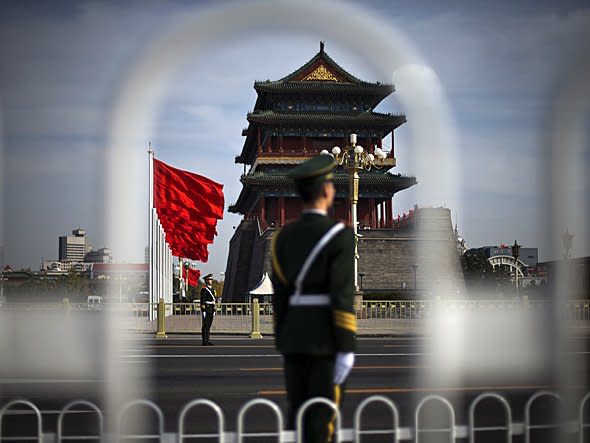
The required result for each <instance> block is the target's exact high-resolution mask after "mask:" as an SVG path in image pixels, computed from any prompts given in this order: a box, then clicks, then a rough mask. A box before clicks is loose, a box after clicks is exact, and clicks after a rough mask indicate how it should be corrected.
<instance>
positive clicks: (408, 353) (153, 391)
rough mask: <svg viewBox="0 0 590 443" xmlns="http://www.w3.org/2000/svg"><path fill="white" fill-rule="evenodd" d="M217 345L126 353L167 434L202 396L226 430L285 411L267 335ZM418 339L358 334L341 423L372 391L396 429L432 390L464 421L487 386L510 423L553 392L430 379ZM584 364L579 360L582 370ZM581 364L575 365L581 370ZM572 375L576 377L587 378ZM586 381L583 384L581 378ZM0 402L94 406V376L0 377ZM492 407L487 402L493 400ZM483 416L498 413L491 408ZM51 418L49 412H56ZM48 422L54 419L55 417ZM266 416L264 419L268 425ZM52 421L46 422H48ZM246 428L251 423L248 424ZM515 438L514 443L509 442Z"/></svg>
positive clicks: (582, 353)
mask: <svg viewBox="0 0 590 443" xmlns="http://www.w3.org/2000/svg"><path fill="white" fill-rule="evenodd" d="M213 340H214V342H215V346H212V347H203V346H201V345H200V336H198V335H192V336H191V335H186V336H170V337H169V338H168V339H166V340H155V339H154V338H153V337H152V336H151V335H145V336H143V337H142V338H141V340H139V342H138V343H136V344H135V345H134V346H132V347H130V348H128V349H126V350H125V353H124V357H123V361H124V363H125V365H129V367H130V368H135V369H141V370H143V371H145V372H146V376H145V379H144V381H145V382H146V386H148V391H147V392H141V393H139V392H138V393H137V396H138V397H143V398H148V399H151V400H153V401H154V402H155V403H156V404H158V405H159V406H160V407H161V409H162V411H163V412H164V416H165V431H166V432H176V431H177V418H178V415H179V412H180V410H181V409H182V407H183V406H184V405H185V404H186V403H188V402H189V401H190V400H193V399H195V398H208V399H210V400H212V401H214V402H215V403H217V404H218V405H220V406H221V407H222V409H223V411H224V414H225V419H226V429H229V430H235V429H236V420H237V415H238V411H239V409H240V407H241V406H242V405H243V404H244V403H246V402H247V401H248V400H251V399H254V398H258V397H263V398H268V399H270V400H272V401H273V402H275V403H276V404H278V405H279V407H280V408H281V410H283V411H286V404H285V402H286V400H285V391H284V388H283V378H282V368H281V357H280V356H279V355H278V354H277V352H276V351H275V349H274V346H273V341H272V339H268V338H264V339H262V340H249V339H247V338H243V337H241V338H240V337H229V336H216V337H213ZM427 340H428V339H426V338H424V337H372V338H371V337H363V338H360V339H359V346H358V352H357V360H356V363H355V368H354V369H353V372H352V374H351V376H350V378H349V380H348V386H347V394H346V397H345V399H344V405H343V408H342V418H343V423H342V425H343V426H342V427H343V428H351V427H352V423H353V415H354V410H355V409H356V407H357V406H358V404H359V403H360V402H361V401H363V400H364V399H365V398H367V397H368V396H370V395H374V394H380V395H385V396H386V397H388V398H390V399H391V400H393V401H394V402H395V404H396V406H397V407H398V409H399V411H400V423H401V426H413V423H414V417H413V414H414V409H415V407H416V405H417V403H418V402H419V401H420V400H421V399H423V398H424V397H425V396H426V395H428V394H431V393H434V394H440V395H442V396H444V397H446V398H448V399H449V400H450V401H451V403H452V404H453V405H454V409H455V412H456V420H455V422H456V423H457V424H466V422H467V417H466V410H467V408H468V405H469V403H470V402H471V400H472V399H473V398H475V397H476V396H477V395H478V394H480V393H482V392H488V391H493V392H497V393H499V394H501V395H503V396H505V397H506V398H507V399H508V400H509V402H510V406H511V410H512V416H513V421H522V420H523V411H524V405H525V403H526V400H527V399H528V398H529V397H530V396H531V395H532V394H533V393H534V392H537V391H540V390H546V389H552V388H553V386H552V381H551V377H550V376H549V375H545V376H543V375H539V376H537V377H536V378H535V379H530V378H529V379H526V380H524V379H520V380H518V379H512V380H511V379H510V377H508V378H505V379H503V380H486V381H485V382H483V383H482V382H481V381H475V380H469V379H461V380H457V381H456V382H455V383H448V384H442V385H439V384H436V383H435V382H432V383H434V384H432V383H431V384H430V385H429V383H428V382H426V381H425V379H424V378H423V377H422V376H421V375H423V374H424V373H425V372H426V371H427V370H432V369H433V368H431V367H429V359H428V355H427V353H426V352H425V347H424V345H425V344H427ZM574 343H575V345H576V346H575V348H576V349H575V354H573V355H572V359H573V360H576V361H577V362H578V363H580V362H582V363H584V364H585V365H586V367H588V363H589V360H590V359H589V358H588V352H587V350H586V349H587V346H586V345H587V340H586V339H585V338H578V339H575V340H574ZM583 367H584V365H578V368H583ZM581 370H582V369H580V371H581ZM585 376H586V374H585V373H580V372H578V374H577V377H578V380H577V381H576V383H577V384H579V383H581V381H580V380H585ZM584 383H585V381H584ZM0 389H1V390H0V394H1V400H2V401H1V402H0V405H1V404H4V403H5V402H6V401H8V400H10V399H13V398H18V397H27V398H30V399H32V400H33V401H35V403H36V404H38V405H39V406H40V407H41V408H42V409H44V410H49V411H51V410H53V411H55V410H59V409H60V408H61V407H63V405H64V404H65V403H66V401H67V400H69V399H72V398H87V399H89V400H92V401H95V402H97V403H98V404H100V390H101V389H102V386H101V381H100V380H61V381H60V380H38V381H36V382H32V381H28V382H27V380H21V381H20V383H19V382H14V380H13V381H10V380H3V381H2V383H0ZM492 406H493V405H492ZM494 407H496V409H495V410H493V408H491V409H490V411H488V412H487V415H488V416H499V415H501V414H500V412H501V411H499V410H498V409H497V405H496V406H494ZM54 416H55V414H54ZM191 417H192V418H191V420H190V421H191V423H192V426H196V427H199V424H203V426H204V425H205V424H206V423H208V422H211V421H212V419H211V417H204V416H200V415H198V414H195V416H194V417H193V416H192V415H191ZM388 417H389V414H388V413H387V412H386V410H385V409H384V408H379V407H376V406H373V407H371V409H369V410H368V413H367V415H366V424H367V425H368V426H380V427H383V425H386V424H387V423H388ZM269 420H273V419H272V418H271V416H270V415H268V414H267V413H265V412H264V411H262V410H258V409H257V410H256V413H255V414H253V415H252V416H251V417H249V420H248V423H250V424H251V426H252V428H251V429H262V427H263V426H264V427H266V429H268V426H269ZM53 421H54V420H53ZM273 422H274V420H273V421H270V423H273ZM51 423H52V420H51V419H49V420H46V427H50V426H51ZM249 426H250V425H249ZM515 441H517V440H515Z"/></svg>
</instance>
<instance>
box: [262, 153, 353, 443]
mask: <svg viewBox="0 0 590 443" xmlns="http://www.w3.org/2000/svg"><path fill="white" fill-rule="evenodd" d="M334 166H335V164H334V160H333V158H332V157H331V156H329V155H321V156H318V157H314V158H312V159H310V160H307V161H306V162H304V163H302V164H301V165H299V166H297V167H296V168H294V169H293V170H292V171H291V172H290V173H289V177H290V178H291V179H293V180H294V181H295V184H296V186H297V190H298V192H299V194H300V196H301V199H302V200H303V207H304V210H303V214H302V215H301V218H299V220H297V221H295V222H293V223H290V224H288V225H286V226H285V227H284V228H282V229H281V230H280V231H278V232H276V233H275V235H274V237H273V243H272V248H271V253H272V268H273V272H272V282H273V286H274V296H273V313H274V318H273V320H274V333H275V341H276V347H277V349H278V350H279V351H280V352H281V354H282V355H283V356H284V370H285V384H286V387H287V401H288V420H289V427H290V428H291V429H294V428H295V425H296V423H295V419H296V416H297V411H298V409H299V407H300V406H301V405H302V404H303V403H304V402H305V401H306V400H308V399H310V398H313V397H324V398H328V399H330V400H332V401H334V402H335V403H336V405H338V406H339V403H340V399H341V394H342V386H343V384H344V381H345V380H346V377H347V376H348V374H349V372H350V370H351V369H352V366H353V364H354V350H355V340H356V317H355V314H354V311H353V294H354V288H353V286H354V276H353V273H354V261H353V260H354V233H353V230H352V229H351V228H350V227H347V226H345V225H344V224H343V223H336V222H335V221H334V220H332V219H331V218H329V217H328V216H327V214H328V209H329V208H330V207H331V206H332V203H333V200H334V194H335V189H334V183H333V181H332V180H333V174H332V171H333V169H334ZM333 419H334V417H333V412H332V411H331V410H330V408H328V407H327V406H325V405H317V406H312V407H310V409H308V410H307V412H306V414H305V417H304V422H303V428H304V429H303V432H304V441H305V442H306V443H314V442H321V443H325V442H326V441H329V439H331V437H332V432H333Z"/></svg>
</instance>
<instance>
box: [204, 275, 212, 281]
mask: <svg viewBox="0 0 590 443" xmlns="http://www.w3.org/2000/svg"><path fill="white" fill-rule="evenodd" d="M207 279H213V274H207V275H206V276H205V277H203V280H207Z"/></svg>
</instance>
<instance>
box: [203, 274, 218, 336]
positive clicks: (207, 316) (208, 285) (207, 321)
mask: <svg viewBox="0 0 590 443" xmlns="http://www.w3.org/2000/svg"><path fill="white" fill-rule="evenodd" d="M203 280H205V285H204V286H203V287H202V288H201V315H202V316H203V322H202V326H201V338H202V340H203V342H202V343H203V346H213V343H211V341H210V340H209V331H211V325H212V324H213V317H215V297H216V294H215V289H213V274H207V275H206V276H205V277H204V278H203Z"/></svg>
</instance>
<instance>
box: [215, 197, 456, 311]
mask: <svg viewBox="0 0 590 443" xmlns="http://www.w3.org/2000/svg"><path fill="white" fill-rule="evenodd" d="M416 217H417V218H416V220H417V223H416V225H415V226H410V227H408V228H405V229H403V230H392V229H370V230H361V231H359V234H360V235H361V236H362V237H360V239H359V244H358V251H359V257H360V258H359V268H358V271H359V273H363V274H364V276H363V278H362V289H363V290H364V291H371V290H376V291H386V290H397V289H414V288H415V287H416V288H417V289H418V290H422V289H426V288H427V287H432V282H433V281H434V282H440V283H441V284H442V281H443V280H444V281H445V282H447V283H448V282H450V283H451V284H452V285H454V286H456V287H457V288H458V289H461V288H463V274H462V271H461V266H460V261H459V254H458V253H457V248H456V242H455V235H454V231H453V226H452V222H451V213H450V210H449V209H446V208H421V209H418V210H417V213H416ZM275 232H276V229H272V228H269V229H267V230H266V231H264V232H263V233H262V234H261V233H260V232H259V231H258V224H257V223H256V222H252V221H249V222H248V223H246V222H242V224H241V225H240V226H239V227H238V231H237V232H236V234H235V235H234V237H233V238H232V240H231V242H230V253H229V256H228V265H227V268H226V285H225V287H224V298H223V299H224V301H235V302H239V301H242V300H243V299H244V298H245V296H246V294H247V293H248V291H249V290H251V289H254V288H255V287H256V285H257V284H258V283H259V282H260V280H261V279H262V276H263V274H264V273H265V272H268V273H269V274H270V272H271V269H272V267H271V257H270V244H271V240H272V235H273V234H274V233H275ZM414 272H415V274H414ZM414 278H415V280H414ZM359 284H360V278H359Z"/></svg>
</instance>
